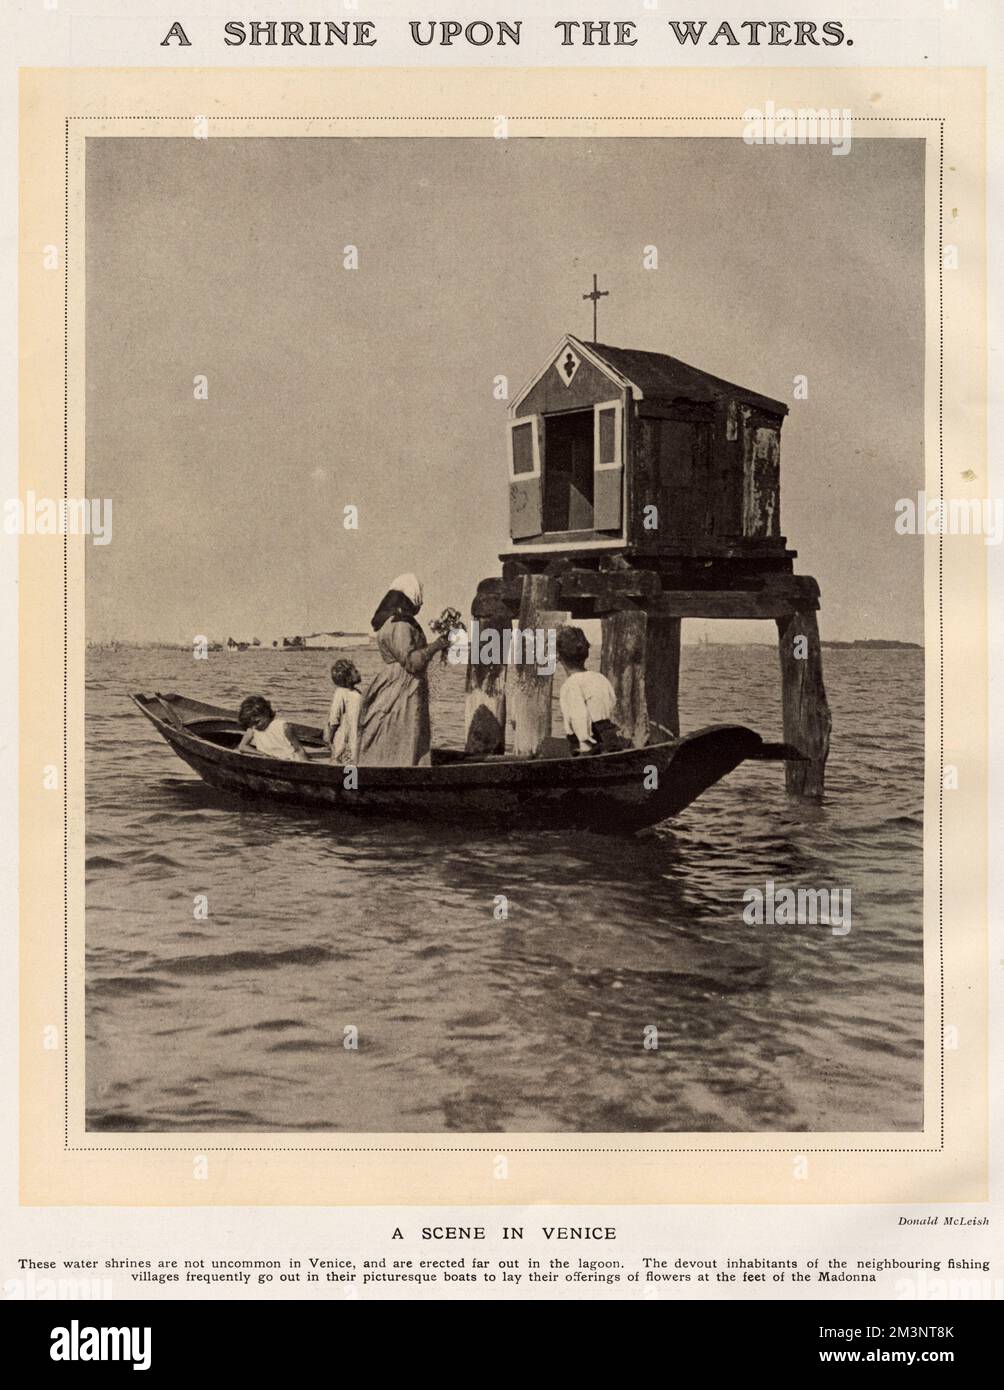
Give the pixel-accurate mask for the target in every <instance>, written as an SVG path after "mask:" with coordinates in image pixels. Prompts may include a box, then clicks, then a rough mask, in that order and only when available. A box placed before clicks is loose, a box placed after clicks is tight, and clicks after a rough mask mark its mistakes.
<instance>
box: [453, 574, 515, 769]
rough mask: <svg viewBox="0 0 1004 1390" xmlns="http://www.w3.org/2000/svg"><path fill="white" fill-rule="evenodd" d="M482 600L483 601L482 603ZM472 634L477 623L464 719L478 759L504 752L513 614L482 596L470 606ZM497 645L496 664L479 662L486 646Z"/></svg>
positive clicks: (469, 749) (470, 750) (469, 746)
mask: <svg viewBox="0 0 1004 1390" xmlns="http://www.w3.org/2000/svg"><path fill="white" fill-rule="evenodd" d="M479 600H481V601H479ZM471 619H472V621H471V633H472V636H473V634H474V632H475V628H474V624H475V623H477V644H476V645H474V644H472V646H471V651H470V657H469V659H468V662H467V684H466V687H465V688H466V692H467V694H466V699H465V702H464V719H465V726H466V729H467V743H466V749H467V752H468V753H471V754H474V755H475V756H482V757H483V756H486V755H488V754H493V753H504V752H505V727H506V664H505V659H506V653H507V651H508V647H507V645H505V644H506V643H507V642H508V640H509V637H510V636H511V634H512V614H511V613H510V612H509V611H508V609H507V608H505V607H504V605H503V604H502V603H500V602H499V601H498V600H494V601H484V600H483V599H481V596H480V595H479V596H478V597H477V598H475V600H474V603H473V604H472V605H471ZM493 640H494V641H495V642H497V643H498V649H499V661H498V662H497V663H495V662H491V663H487V662H483V661H480V660H479V657H480V656H483V655H484V654H485V652H486V644H488V643H491V642H492V641H493Z"/></svg>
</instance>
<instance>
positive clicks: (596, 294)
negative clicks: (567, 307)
mask: <svg viewBox="0 0 1004 1390" xmlns="http://www.w3.org/2000/svg"><path fill="white" fill-rule="evenodd" d="M609 293H610V291H609V290H601V289H600V288H599V287H598V284H597V280H596V276H595V275H594V276H593V288H592V293H591V294H584V295H583V296H582V298H583V299H591V300H592V301H593V342H594V343H596V342H598V341H599V338H598V336H597V332H596V309H597V306H598V305H599V302H600V300H601V299H604V298H605V297H606V296H607V295H608V294H609Z"/></svg>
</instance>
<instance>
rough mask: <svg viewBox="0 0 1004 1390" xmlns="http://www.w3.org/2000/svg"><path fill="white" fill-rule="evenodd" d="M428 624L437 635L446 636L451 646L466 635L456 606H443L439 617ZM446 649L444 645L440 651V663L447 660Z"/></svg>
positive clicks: (447, 649)
mask: <svg viewBox="0 0 1004 1390" xmlns="http://www.w3.org/2000/svg"><path fill="white" fill-rule="evenodd" d="M429 626H430V627H431V628H432V630H433V632H434V633H435V634H436V636H437V637H446V638H447V639H448V640H449V642H450V644H451V645H452V646H456V645H457V644H458V643H459V642H460V641H461V640H462V638H464V637H465V636H466V635H467V629H466V627H465V626H464V622H463V619H462V618H461V616H460V610H459V609H458V608H444V609H443V611H442V613H440V615H439V617H438V618H435V619H433V621H432V622H431V623H430V624H429ZM448 651H449V648H448V647H444V648H443V650H442V651H441V652H440V654H439V660H440V663H442V662H444V661H446V660H447V652H448Z"/></svg>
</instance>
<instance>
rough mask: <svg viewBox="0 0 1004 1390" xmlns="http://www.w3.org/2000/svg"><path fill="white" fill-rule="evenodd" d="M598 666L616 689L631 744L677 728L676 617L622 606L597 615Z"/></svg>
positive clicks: (619, 717)
mask: <svg viewBox="0 0 1004 1390" xmlns="http://www.w3.org/2000/svg"><path fill="white" fill-rule="evenodd" d="M602 630H603V646H602V652H601V656H600V669H601V670H602V672H603V674H604V675H605V676H606V677H607V679H608V680H609V681H610V683H611V685H612V686H613V687H614V690H615V691H616V692H617V722H618V725H619V727H620V731H621V733H622V734H623V735H624V737H625V738H629V739H630V740H631V742H632V743H633V744H634V746H635V747H636V748H641V747H643V746H644V745H645V744H646V743H661V742H663V741H664V740H665V738H666V737H667V733H672V734H673V735H674V736H678V735H679V732H680V707H679V693H680V630H681V622H680V619H679V618H675V617H670V616H667V615H666V614H664V613H660V612H658V611H652V610H648V611H646V610H645V609H642V608H624V609H620V610H618V611H616V612H613V613H606V614H604V615H603V619H602Z"/></svg>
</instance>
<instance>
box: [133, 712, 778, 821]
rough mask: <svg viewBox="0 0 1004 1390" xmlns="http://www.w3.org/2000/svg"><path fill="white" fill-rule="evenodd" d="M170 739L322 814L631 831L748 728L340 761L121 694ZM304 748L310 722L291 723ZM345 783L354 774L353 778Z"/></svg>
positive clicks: (690, 795)
mask: <svg viewBox="0 0 1004 1390" xmlns="http://www.w3.org/2000/svg"><path fill="white" fill-rule="evenodd" d="M131 698H132V700H133V702H134V703H135V704H136V706H137V708H139V709H140V710H141V711H142V713H143V714H144V715H145V716H146V718H147V719H149V720H150V722H151V723H152V724H153V725H154V727H155V728H156V729H157V731H158V733H160V735H161V736H162V737H163V738H164V739H165V741H166V742H167V743H168V744H169V745H170V747H171V748H172V750H173V751H174V752H175V753H176V754H177V755H178V757H179V758H181V759H182V760H183V761H184V762H186V763H187V764H188V765H189V767H191V768H192V769H193V770H194V771H195V772H197V773H198V775H199V776H200V777H201V778H202V780H203V781H204V782H206V783H207V784H208V785H209V786H211V787H214V788H216V789H217V790H219V791H222V792H228V793H233V794H236V795H239V796H242V797H250V798H255V799H260V800H267V801H276V802H284V803H287V804H293V805H297V806H307V807H313V808H315V809H317V810H319V811H322V812H325V813H327V814H330V815H332V816H337V817H339V818H340V817H341V816H343V815H344V816H359V815H363V816H366V815H368V816H385V817H391V818H395V819H400V818H405V819H408V820H423V821H425V820H431V821H444V822H452V823H462V824H465V825H470V824H472V823H473V822H479V823H484V824H491V825H502V826H509V827H512V828H521V829H522V828H527V829H530V828H541V827H575V828H579V827H581V828H585V829H591V830H597V831H601V832H605V833H613V834H616V833H621V834H623V833H632V832H634V831H637V830H640V829H643V828H644V827H646V826H650V825H655V824H657V823H658V822H659V821H662V820H665V819H667V818H668V817H670V816H673V815H676V814H677V813H678V812H679V811H681V810H683V809H684V808H685V807H686V806H689V805H690V804H691V802H693V801H694V800H695V799H696V798H697V797H698V796H700V795H701V793H702V792H703V791H706V790H707V788H708V787H710V786H712V785H713V784H714V783H715V782H718V781H720V780H721V778H722V777H725V776H727V775H728V773H730V772H731V771H733V769H734V768H736V767H738V765H739V764H740V763H742V762H744V761H745V760H746V759H747V758H755V757H758V756H761V749H762V748H763V744H762V741H761V739H760V736H759V735H758V734H756V733H754V731H753V730H752V729H747V728H745V727H744V726H742V725H736V724H727V725H715V726H713V727H711V728H708V729H702V730H699V731H697V732H696V733H693V734H689V735H687V736H686V737H684V738H680V739H675V740H669V741H666V742H664V743H659V744H653V745H651V746H649V747H646V748H632V749H627V750H625V751H623V752H618V753H604V754H599V755H597V756H595V757H588V758H570V757H542V758H533V759H515V758H501V757H500V758H490V759H481V760H477V761H471V760H468V759H467V758H465V757H464V755H462V754H459V753H451V752H447V751H444V752H442V753H438V754H434V755H433V757H434V763H433V766H431V767H399V768H398V767H373V768H367V767H362V768H358V769H352V774H353V775H352V776H349V775H347V773H348V771H349V770H348V769H346V768H344V767H342V766H340V765H337V764H332V763H331V762H329V761H327V760H317V761H313V760H312V761H308V762H306V763H300V762H292V761H288V762H287V761H285V760H280V759H276V758H266V757H262V756H260V755H258V754H248V753H238V752H237V751H236V747H235V746H234V745H235V744H236V743H237V742H238V741H239V738H240V734H241V729H240V726H239V725H238V723H237V720H236V716H235V715H234V713H233V712H232V711H229V710H225V709H221V708H219V707H217V706H214V705H206V704H202V703H201V702H199V701H194V700H188V699H186V698H185V697H183V696H179V695H161V694H159V693H158V694H155V695H142V694H136V695H133V696H132V697H131ZM294 728H295V729H296V732H297V735H298V737H299V738H300V740H301V742H302V743H303V744H304V747H305V748H307V749H308V751H310V749H316V750H317V751H318V752H321V751H322V750H323V746H324V745H323V742H322V739H321V731H320V730H319V729H316V728H312V727H310V726H306V725H294ZM353 783H354V784H353Z"/></svg>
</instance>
